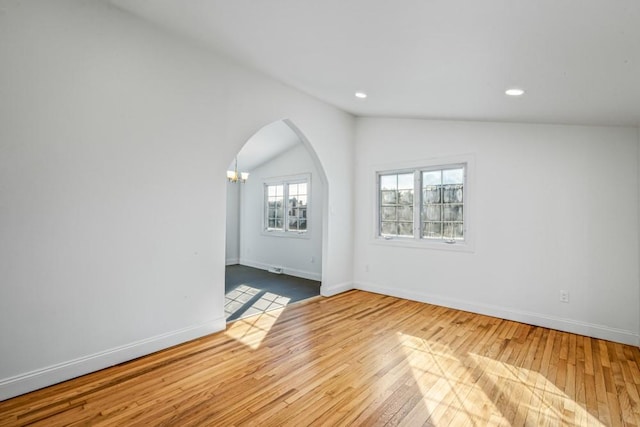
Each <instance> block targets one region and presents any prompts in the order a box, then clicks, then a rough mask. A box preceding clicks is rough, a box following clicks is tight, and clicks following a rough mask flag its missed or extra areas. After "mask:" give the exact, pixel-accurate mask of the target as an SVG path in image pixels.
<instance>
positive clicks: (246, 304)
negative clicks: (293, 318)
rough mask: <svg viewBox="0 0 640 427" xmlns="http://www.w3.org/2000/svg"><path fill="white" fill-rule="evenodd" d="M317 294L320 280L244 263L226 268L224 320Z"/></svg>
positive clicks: (261, 311) (277, 306)
mask: <svg viewBox="0 0 640 427" xmlns="http://www.w3.org/2000/svg"><path fill="white" fill-rule="evenodd" d="M318 295H320V282H318V281H315V280H308V279H302V278H300V277H294V276H289V275H286V274H274V273H269V272H268V271H265V270H260V269H258V268H253V267H247V266H245V265H228V266H227V267H226V271H225V303H224V311H225V316H226V318H227V322H230V321H232V320H236V319H240V318H243V317H247V316H251V315H254V314H258V313H264V312H266V311H269V310H275V309H278V308H282V307H284V306H286V305H287V304H291V303H294V302H298V301H302V300H304V299H307V298H311V297H314V296H318Z"/></svg>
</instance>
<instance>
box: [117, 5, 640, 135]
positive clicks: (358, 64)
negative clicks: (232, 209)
mask: <svg viewBox="0 0 640 427" xmlns="http://www.w3.org/2000/svg"><path fill="white" fill-rule="evenodd" d="M112 3H114V4H116V5H118V6H120V7H121V8H123V9H126V10H128V11H130V12H132V13H134V14H136V15H139V16H141V17H143V18H144V19H148V20H150V21H153V22H155V23H157V24H159V25H161V26H164V27H166V28H168V29H170V30H171V31H173V32H177V33H181V34H184V35H186V36H187V37H191V38H194V39H197V40H198V41H199V42H201V43H204V44H206V45H208V46H210V47H211V48H212V49H214V50H216V51H219V52H221V53H223V54H225V55H228V56H231V57H233V58H234V59H236V60H237V61H239V62H241V63H244V64H246V65H248V66H250V67H252V68H255V69H257V70H260V71H262V72H264V73H266V74H268V75H270V76H272V77H274V78H276V79H278V80H280V81H283V82H285V83H287V84H289V85H291V86H293V87H296V88H298V89H300V90H302V91H304V92H306V93H308V94H310V95H313V96H315V97H317V98H319V99H321V100H324V101H326V102H328V103H330V104H333V105H335V106H337V107H339V108H341V109H343V110H346V111H348V112H351V113H353V114H355V115H358V116H392V117H424V118H439V119H463V120H492V121H516V122H534V123H567V124H604V125H631V126H638V125H640V82H639V78H640V1H639V0H482V1H478V0H458V1H456V0H397V1H390V0H321V1H313V2H312V1H305V0H271V1H255V0H233V1H229V0H153V1H151V0H147V1H145V0H112ZM511 86H518V87H522V88H524V89H526V91H527V93H526V95H525V96H523V97H521V98H516V99H514V98H508V97H507V96H506V95H504V91H505V89H507V88H508V87H511ZM358 90H362V91H365V92H367V93H368V94H369V97H368V98H367V99H365V100H360V99H356V98H355V97H354V96H353V94H354V92H355V91H358Z"/></svg>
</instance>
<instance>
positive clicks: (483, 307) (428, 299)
mask: <svg viewBox="0 0 640 427" xmlns="http://www.w3.org/2000/svg"><path fill="white" fill-rule="evenodd" d="M354 288H355V289H359V290H362V291H368V292H374V293H377V294H383V295H389V296H393V297H398V298H403V299H408V300H412V301H418V302H424V303H427V304H434V305H439V306H443V307H449V308H454V309H457V310H463V311H469V312H472V313H478V314H484V315H487V316H492V317H498V318H501V319H506V320H513V321H515V322H521V323H527V324H530V325H536V326H542V327H545V328H550V329H557V330H559V331H565V332H571V333H574V334H578V335H585V336H589V337H593V338H599V339H604V340H608V341H614V342H619V343H623V344H629V345H633V346H638V345H640V336H639V335H638V334H636V333H634V332H633V331H628V330H624V329H616V328H611V327H608V326H605V325H597V324H593V323H587V322H582V321H579V320H573V319H566V318H561V317H555V316H549V315H546V314H540V313H531V312H527V311H521V310H513V309H507V308H503V307H498V306H493V305H488V304H478V303H474V302H471V301H464V300H458V299H453V298H444V297H439V296H436V295H429V294H426V293H421V292H415V291H406V290H402V289H393V288H388V287H385V286H380V285H378V284H373V283H366V282H356V283H354Z"/></svg>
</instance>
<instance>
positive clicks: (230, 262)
mask: <svg viewBox="0 0 640 427" xmlns="http://www.w3.org/2000/svg"><path fill="white" fill-rule="evenodd" d="M236 264H240V258H228V259H227V260H225V262H224V265H236Z"/></svg>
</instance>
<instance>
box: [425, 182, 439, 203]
mask: <svg viewBox="0 0 640 427" xmlns="http://www.w3.org/2000/svg"><path fill="white" fill-rule="evenodd" d="M422 201H423V203H440V188H439V187H437V186H433V185H430V186H428V187H425V188H424V190H422Z"/></svg>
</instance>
